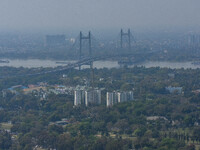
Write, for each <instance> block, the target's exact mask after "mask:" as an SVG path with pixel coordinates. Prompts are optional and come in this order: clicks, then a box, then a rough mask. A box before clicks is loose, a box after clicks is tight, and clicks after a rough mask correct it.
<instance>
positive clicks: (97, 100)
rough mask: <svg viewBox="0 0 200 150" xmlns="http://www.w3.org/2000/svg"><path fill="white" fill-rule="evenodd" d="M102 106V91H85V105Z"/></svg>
mask: <svg viewBox="0 0 200 150" xmlns="http://www.w3.org/2000/svg"><path fill="white" fill-rule="evenodd" d="M89 104H101V90H89V91H85V105H86V106H88V105H89Z"/></svg>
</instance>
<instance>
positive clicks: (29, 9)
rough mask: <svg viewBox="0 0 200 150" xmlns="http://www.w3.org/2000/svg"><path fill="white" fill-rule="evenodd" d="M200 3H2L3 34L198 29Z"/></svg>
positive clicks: (108, 0)
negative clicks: (5, 32) (84, 30)
mask: <svg viewBox="0 0 200 150" xmlns="http://www.w3.org/2000/svg"><path fill="white" fill-rule="evenodd" d="M199 7H200V0H1V1H0V31H9V30H13V31H15V30H16V31H31V30H50V29H53V30H60V31H62V30H66V29H67V30H75V29H77V30H83V29H120V28H134V29H148V28H154V29H159V28H192V27H195V28H199V27H200V17H199V14H200V9H199Z"/></svg>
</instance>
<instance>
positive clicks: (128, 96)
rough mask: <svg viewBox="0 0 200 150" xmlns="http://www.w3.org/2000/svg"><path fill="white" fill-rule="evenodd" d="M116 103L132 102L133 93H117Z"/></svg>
mask: <svg viewBox="0 0 200 150" xmlns="http://www.w3.org/2000/svg"><path fill="white" fill-rule="evenodd" d="M117 95H118V103H121V102H126V101H131V100H134V97H133V92H132V91H129V92H118V93H117Z"/></svg>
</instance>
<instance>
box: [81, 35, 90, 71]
mask: <svg viewBox="0 0 200 150" xmlns="http://www.w3.org/2000/svg"><path fill="white" fill-rule="evenodd" d="M83 40H88V43H89V47H88V50H89V58H92V38H91V32H90V31H89V32H88V35H87V36H84V35H83V33H82V32H80V37H79V41H80V48H79V61H81V59H82V56H83V55H82V46H83ZM92 66H93V62H92V61H91V62H90V68H92ZM80 69H81V65H80V66H79V70H80Z"/></svg>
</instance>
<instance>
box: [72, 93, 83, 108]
mask: <svg viewBox="0 0 200 150" xmlns="http://www.w3.org/2000/svg"><path fill="white" fill-rule="evenodd" d="M84 96H85V93H84V91H83V90H75V91H74V105H75V106H78V105H81V104H84Z"/></svg>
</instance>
